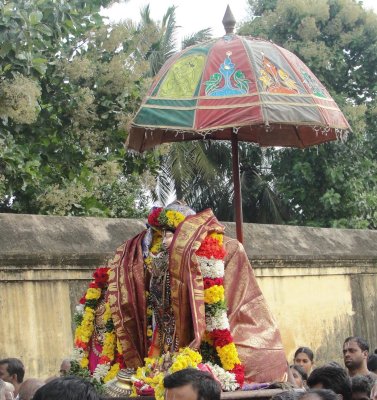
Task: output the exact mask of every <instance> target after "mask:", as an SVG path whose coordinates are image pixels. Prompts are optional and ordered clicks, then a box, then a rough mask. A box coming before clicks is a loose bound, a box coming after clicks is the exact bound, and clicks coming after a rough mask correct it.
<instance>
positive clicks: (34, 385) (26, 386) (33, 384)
mask: <svg viewBox="0 0 377 400" xmlns="http://www.w3.org/2000/svg"><path fill="white" fill-rule="evenodd" d="M43 385H44V382H43V381H42V380H40V379H35V378H30V379H26V380H25V381H24V382H23V383H22V385H21V387H20V391H19V392H18V398H19V400H31V399H32V398H33V396H34V394H35V392H36V391H37V390H38V389H39V388H40V387H42V386H43Z"/></svg>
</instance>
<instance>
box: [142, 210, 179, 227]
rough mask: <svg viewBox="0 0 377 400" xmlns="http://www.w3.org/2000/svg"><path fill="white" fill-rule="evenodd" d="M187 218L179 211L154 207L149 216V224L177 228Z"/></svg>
mask: <svg viewBox="0 0 377 400" xmlns="http://www.w3.org/2000/svg"><path fill="white" fill-rule="evenodd" d="M185 218H186V217H185V216H184V215H183V214H182V213H180V212H179V211H176V210H166V209H164V208H162V207H153V208H152V211H151V213H150V214H149V216H148V224H149V225H151V226H153V227H155V228H160V229H170V230H175V229H177V227H178V225H179V224H180V223H181V222H182V221H183V220H184V219H185Z"/></svg>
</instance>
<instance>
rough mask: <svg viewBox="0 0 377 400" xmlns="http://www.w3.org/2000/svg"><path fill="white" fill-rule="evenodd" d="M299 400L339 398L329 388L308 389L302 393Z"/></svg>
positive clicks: (333, 399) (331, 399) (335, 399)
mask: <svg viewBox="0 0 377 400" xmlns="http://www.w3.org/2000/svg"><path fill="white" fill-rule="evenodd" d="M299 400H339V399H338V396H337V395H336V393H335V392H333V391H332V390H330V389H310V390H308V391H307V392H305V393H303V394H302V395H301V396H300V397H299Z"/></svg>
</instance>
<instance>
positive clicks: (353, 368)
mask: <svg viewBox="0 0 377 400" xmlns="http://www.w3.org/2000/svg"><path fill="white" fill-rule="evenodd" d="M343 360H344V366H345V368H343V367H342V366H341V365H340V364H338V363H337V362H335V361H330V362H328V363H327V364H324V365H321V366H315V362H314V353H313V351H312V350H311V349H309V348H308V347H300V348H298V349H297V350H296V352H295V353H294V359H293V364H292V365H291V366H290V367H289V373H288V383H287V384H286V385H282V387H284V388H285V389H287V388H288V389H289V390H283V391H281V392H280V393H278V394H277V395H275V396H274V397H273V398H272V400H377V350H375V351H374V353H371V354H370V352H369V345H368V343H367V342H366V340H364V339H363V338H361V337H358V336H352V337H348V338H347V339H346V340H345V341H344V343H343ZM69 371H70V361H69V360H68V359H65V360H63V362H62V363H61V366H60V371H59V374H60V376H59V377H53V378H49V379H48V380H47V381H42V380H40V379H35V378H29V379H26V380H24V376H25V367H24V365H23V363H22V362H21V360H19V359H17V358H5V359H2V360H0V400H52V399H54V400H100V398H101V397H100V396H99V394H98V393H97V392H96V390H95V388H94V386H93V385H92V384H91V383H90V382H88V381H87V380H84V379H81V378H79V377H76V376H71V375H69ZM164 387H165V398H166V399H167V400H172V399H175V400H180V399H181V400H218V399H220V396H221V388H220V385H219V384H218V382H217V381H216V379H215V378H214V377H213V376H212V375H210V374H209V373H206V372H202V371H200V370H196V369H184V370H181V371H178V372H175V373H173V374H171V375H168V376H166V377H165V379H164ZM269 387H270V388H271V387H279V386H276V383H275V386H269Z"/></svg>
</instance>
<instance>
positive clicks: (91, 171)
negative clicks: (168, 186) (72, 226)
mask: <svg viewBox="0 0 377 400" xmlns="http://www.w3.org/2000/svg"><path fill="white" fill-rule="evenodd" d="M108 3H109V0H101V1H100V0H92V1H90V2H85V1H82V0H70V1H59V2H55V1H50V0H40V1H38V2H35V1H13V2H10V1H5V2H4V1H3V2H1V3H0V7H1V15H0V27H1V29H0V37H1V41H2V46H1V51H0V68H1V69H0V74H1V75H0V92H1V96H0V97H1V99H2V100H1V102H0V115H1V120H0V127H1V131H0V132H1V133H0V210H1V211H3V212H23V213H53V214H60V215H102V216H139V215H140V214H142V213H143V212H144V211H145V208H146V204H147V201H143V199H145V197H146V195H147V194H146V193H147V192H146V189H147V188H148V187H147V185H148V182H149V185H150V182H151V180H153V178H151V177H153V176H154V175H155V174H156V168H157V165H158V159H157V157H156V156H155V155H154V154H153V153H148V154H146V155H145V156H143V157H142V158H137V159H136V158H135V157H134V156H133V155H128V154H126V153H125V150H124V148H123V143H124V140H125V136H126V132H127V126H128V124H129V121H130V119H131V116H132V114H133V113H134V112H135V110H136V109H137V107H138V104H139V103H140V100H141V98H142V96H143V94H144V92H145V90H146V88H147V87H148V85H149V78H148V73H149V63H148V61H147V54H146V53H147V51H148V50H149V49H150V47H151V44H152V43H153V42H154V41H155V40H156V38H155V33H154V32H153V31H151V30H148V29H147V28H144V29H139V28H138V27H137V26H135V25H134V24H133V23H132V22H130V21H129V22H127V23H125V24H119V25H116V26H107V25H105V24H104V21H103V19H102V17H101V16H100V15H99V13H98V11H99V9H100V7H101V6H106V5H107V4H108ZM135 203H138V204H139V205H140V207H139V208H135ZM143 205H144V206H143Z"/></svg>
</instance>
